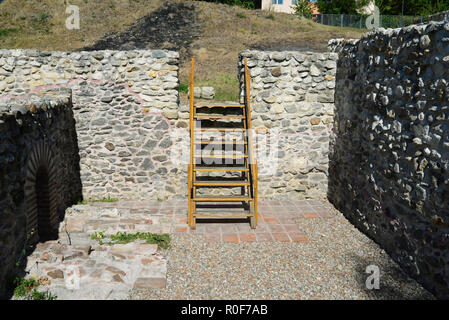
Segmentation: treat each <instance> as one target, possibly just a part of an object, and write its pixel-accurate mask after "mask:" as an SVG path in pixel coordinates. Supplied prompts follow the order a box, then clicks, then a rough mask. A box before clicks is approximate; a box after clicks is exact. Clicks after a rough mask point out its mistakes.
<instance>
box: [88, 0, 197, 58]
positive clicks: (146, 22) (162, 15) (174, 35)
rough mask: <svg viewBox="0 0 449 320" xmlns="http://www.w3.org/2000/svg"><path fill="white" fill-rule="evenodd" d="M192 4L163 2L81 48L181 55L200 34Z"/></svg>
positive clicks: (186, 51)
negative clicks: (163, 51)
mask: <svg viewBox="0 0 449 320" xmlns="http://www.w3.org/2000/svg"><path fill="white" fill-rule="evenodd" d="M197 20H198V12H197V10H196V8H195V5H194V4H190V3H178V2H166V3H165V4H163V5H162V6H161V7H160V8H159V9H157V10H156V11H154V12H151V13H150V14H149V15H147V16H145V17H143V18H141V19H139V20H137V21H136V22H135V23H134V24H133V25H132V26H131V27H130V28H129V29H128V30H126V31H124V32H122V33H109V34H106V35H105V36H104V37H103V38H102V39H100V40H98V41H97V42H96V43H95V44H93V45H92V46H88V47H84V48H82V49H81V50H85V51H93V50H108V49H109V50H135V49H167V50H176V51H179V52H180V56H181V57H183V56H184V57H185V56H186V53H188V51H189V47H190V45H191V43H192V41H194V40H195V39H197V38H198V37H199V36H200V34H201V25H200V24H199V23H198V22H197Z"/></svg>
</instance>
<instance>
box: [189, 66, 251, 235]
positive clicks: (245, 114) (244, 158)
mask: <svg viewBox="0 0 449 320" xmlns="http://www.w3.org/2000/svg"><path fill="white" fill-rule="evenodd" d="M194 62H195V61H194V59H193V58H192V69H191V71H190V83H189V106H190V163H189V167H188V198H189V199H188V201H189V209H188V220H189V221H188V222H189V225H190V227H191V228H192V229H195V226H196V219H197V218H200V219H226V220H228V219H249V222H250V225H251V228H253V229H255V228H256V226H257V163H256V158H255V157H254V151H253V139H252V130H251V129H252V127H251V110H250V103H249V102H250V101H249V99H250V91H249V90H250V85H249V79H250V77H249V70H248V66H247V61H246V58H245V61H244V64H245V73H244V77H245V99H244V101H245V102H244V104H195V103H194Z"/></svg>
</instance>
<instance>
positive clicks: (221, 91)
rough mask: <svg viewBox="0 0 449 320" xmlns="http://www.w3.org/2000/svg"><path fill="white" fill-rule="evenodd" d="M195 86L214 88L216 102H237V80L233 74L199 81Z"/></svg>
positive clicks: (218, 75)
mask: <svg viewBox="0 0 449 320" xmlns="http://www.w3.org/2000/svg"><path fill="white" fill-rule="evenodd" d="M195 85H198V86H199V87H203V86H212V87H214V88H215V100H216V101H238V100H239V80H238V79H237V76H236V75H235V74H228V73H219V74H217V75H215V76H213V77H211V78H208V79H199V80H197V82H196V83H195Z"/></svg>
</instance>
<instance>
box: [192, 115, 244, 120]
mask: <svg viewBox="0 0 449 320" xmlns="http://www.w3.org/2000/svg"><path fill="white" fill-rule="evenodd" d="M194 118H195V119H245V118H246V117H245V116H224V115H223V116H216V115H196V116H194Z"/></svg>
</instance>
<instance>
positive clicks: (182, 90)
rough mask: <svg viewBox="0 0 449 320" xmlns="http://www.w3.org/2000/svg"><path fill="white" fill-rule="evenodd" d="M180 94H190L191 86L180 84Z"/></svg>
mask: <svg viewBox="0 0 449 320" xmlns="http://www.w3.org/2000/svg"><path fill="white" fill-rule="evenodd" d="M178 92H184V93H188V92H189V85H188V84H183V83H180V84H179V88H178Z"/></svg>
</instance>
